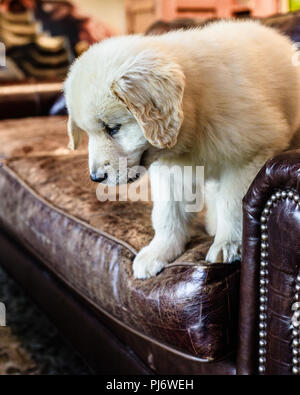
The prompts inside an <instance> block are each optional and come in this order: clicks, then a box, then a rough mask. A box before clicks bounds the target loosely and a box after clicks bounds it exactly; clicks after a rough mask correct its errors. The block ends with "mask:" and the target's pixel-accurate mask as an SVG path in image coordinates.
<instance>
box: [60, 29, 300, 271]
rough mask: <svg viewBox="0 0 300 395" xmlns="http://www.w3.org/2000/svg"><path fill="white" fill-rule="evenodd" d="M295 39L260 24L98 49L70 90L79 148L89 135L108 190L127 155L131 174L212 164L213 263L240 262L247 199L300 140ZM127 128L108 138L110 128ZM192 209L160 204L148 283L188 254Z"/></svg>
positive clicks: (144, 267) (144, 258)
mask: <svg viewBox="0 0 300 395" xmlns="http://www.w3.org/2000/svg"><path fill="white" fill-rule="evenodd" d="M292 55H293V51H292V47H291V43H290V41H289V39H288V38H286V37H283V36H281V35H280V34H279V33H277V32H275V31H274V30H272V29H270V28H267V27H263V26H261V25H260V24H259V23H257V22H232V21H231V22H219V23H214V24H211V25H209V26H208V27H206V28H204V29H202V30H200V29H195V30H189V31H179V32H172V33H168V34H165V35H162V36H155V37H154V36H153V37H151V36H149V37H143V36H127V37H118V38H113V39H109V40H106V41H104V42H102V43H99V44H96V45H94V46H92V47H91V48H90V49H89V50H88V51H87V52H86V53H84V54H83V55H82V56H81V57H80V58H79V59H78V60H77V61H76V62H75V63H74V64H73V66H72V67H71V70H70V73H69V76H68V78H67V80H66V83H65V94H66V100H67V106H68V110H69V115H70V117H69V136H70V145H71V147H72V148H76V147H77V146H78V144H79V142H80V136H81V133H82V132H83V131H85V132H87V134H88V135H89V166H90V171H91V172H96V173H97V175H98V176H99V177H100V176H101V175H103V173H104V172H106V173H107V174H108V179H107V182H108V183H116V182H122V183H123V182H127V178H126V179H118V180H116V179H115V178H114V177H113V175H112V174H113V172H112V169H114V168H117V166H118V163H119V162H118V160H119V158H120V157H124V158H127V159H128V164H129V167H132V166H135V165H138V164H139V163H140V161H141V158H143V161H144V162H143V163H147V164H148V165H151V167H150V178H151V184H152V189H153V192H154V194H155V193H160V192H159V191H157V186H158V185H159V183H158V182H157V180H158V179H159V178H160V177H161V174H159V173H158V172H157V167H156V166H153V165H152V164H154V163H158V162H159V163H163V164H165V165H168V166H172V165H179V166H184V165H192V166H196V165H204V166H205V176H206V180H207V184H206V200H207V208H208V213H207V230H208V232H209V233H210V234H211V235H214V236H215V239H214V243H213V244H212V246H211V247H210V250H209V252H208V254H207V257H206V259H207V260H208V261H210V262H216V261H218V260H221V261H223V262H230V261H232V260H233V259H235V258H236V257H237V256H238V255H239V253H240V248H241V236H242V197H243V196H244V194H245V193H246V191H247V189H248V188H249V185H250V183H251V181H252V180H253V178H254V177H255V175H256V173H257V172H258V170H259V169H260V168H261V167H262V165H263V164H264V163H265V162H266V160H267V159H268V158H270V157H272V156H274V155H275V154H276V153H278V152H280V151H283V150H285V149H287V148H288V147H289V145H290V143H291V141H292V139H294V141H296V140H297V138H296V137H295V136H296V133H297V132H298V130H299V127H300V72H299V67H295V66H293V65H292ZM105 124H107V125H109V126H110V127H114V126H115V125H117V124H121V125H122V126H121V129H120V131H119V132H118V133H116V134H115V135H114V136H113V137H110V136H108V134H107V133H106V131H105V128H104V125H105ZM185 204H186V203H185V202H175V201H169V202H155V204H154V209H153V213H152V221H153V226H154V229H155V237H154V239H153V240H152V242H151V243H150V245H149V246H147V247H145V248H144V249H143V250H141V251H140V253H139V254H138V255H137V257H136V259H135V261H134V264H133V271H134V275H135V277H137V278H147V277H150V276H153V275H155V274H156V273H158V272H159V271H160V270H161V269H162V268H163V267H164V266H165V265H166V264H167V262H170V261H172V260H173V259H175V258H176V256H178V255H179V254H181V253H182V252H183V250H184V247H185V244H186V243H187V241H188V240H189V223H190V221H191V218H192V215H191V214H189V213H186V211H185Z"/></svg>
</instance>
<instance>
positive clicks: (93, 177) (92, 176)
mask: <svg viewBox="0 0 300 395" xmlns="http://www.w3.org/2000/svg"><path fill="white" fill-rule="evenodd" d="M107 176H108V175H107V173H104V174H103V176H102V177H97V174H96V173H91V180H92V181H94V182H103V181H105V180H106V179H107Z"/></svg>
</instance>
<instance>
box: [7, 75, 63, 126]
mask: <svg viewBox="0 0 300 395" xmlns="http://www.w3.org/2000/svg"><path fill="white" fill-rule="evenodd" d="M61 91H62V82H59V81H40V82H34V81H30V80H28V81H26V82H25V81H24V82H10V83H1V86H0V119H8V118H23V117H30V116H37V115H48V114H49V109H50V107H51V106H52V105H53V104H54V102H55V101H56V99H57V98H58V97H59V95H60V94H61Z"/></svg>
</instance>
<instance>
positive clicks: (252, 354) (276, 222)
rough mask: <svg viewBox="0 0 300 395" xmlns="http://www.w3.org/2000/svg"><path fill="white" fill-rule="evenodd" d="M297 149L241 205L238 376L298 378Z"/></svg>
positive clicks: (262, 175) (272, 165) (261, 177)
mask: <svg viewBox="0 0 300 395" xmlns="http://www.w3.org/2000/svg"><path fill="white" fill-rule="evenodd" d="M299 195H300V150H296V151H289V152H286V153H283V154H281V155H279V156H277V157H275V158H273V159H272V160H270V161H268V162H267V163H266V165H265V166H264V167H263V168H262V169H261V171H260V172H259V174H258V175H257V177H256V179H255V180H254V182H253V183H252V185H251V187H250V189H249V191H248V193H247V195H246V196H245V198H244V201H243V215H244V220H243V221H244V223H243V257H242V268H241V299H240V323H239V346H238V361H237V365H238V366H237V373H238V374H300V346H299V344H300V326H299V324H300V318H299V316H300V303H299V302H300V198H299Z"/></svg>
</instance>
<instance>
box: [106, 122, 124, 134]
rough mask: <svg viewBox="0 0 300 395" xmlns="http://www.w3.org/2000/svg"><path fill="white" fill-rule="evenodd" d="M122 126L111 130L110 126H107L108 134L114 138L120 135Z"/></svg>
mask: <svg viewBox="0 0 300 395" xmlns="http://www.w3.org/2000/svg"><path fill="white" fill-rule="evenodd" d="M120 128H121V125H120V124H118V125H116V126H114V127H113V128H110V127H109V126H108V125H106V126H105V129H106V132H107V133H108V134H109V135H110V136H113V135H114V134H116V133H118V131H119V130H120Z"/></svg>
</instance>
